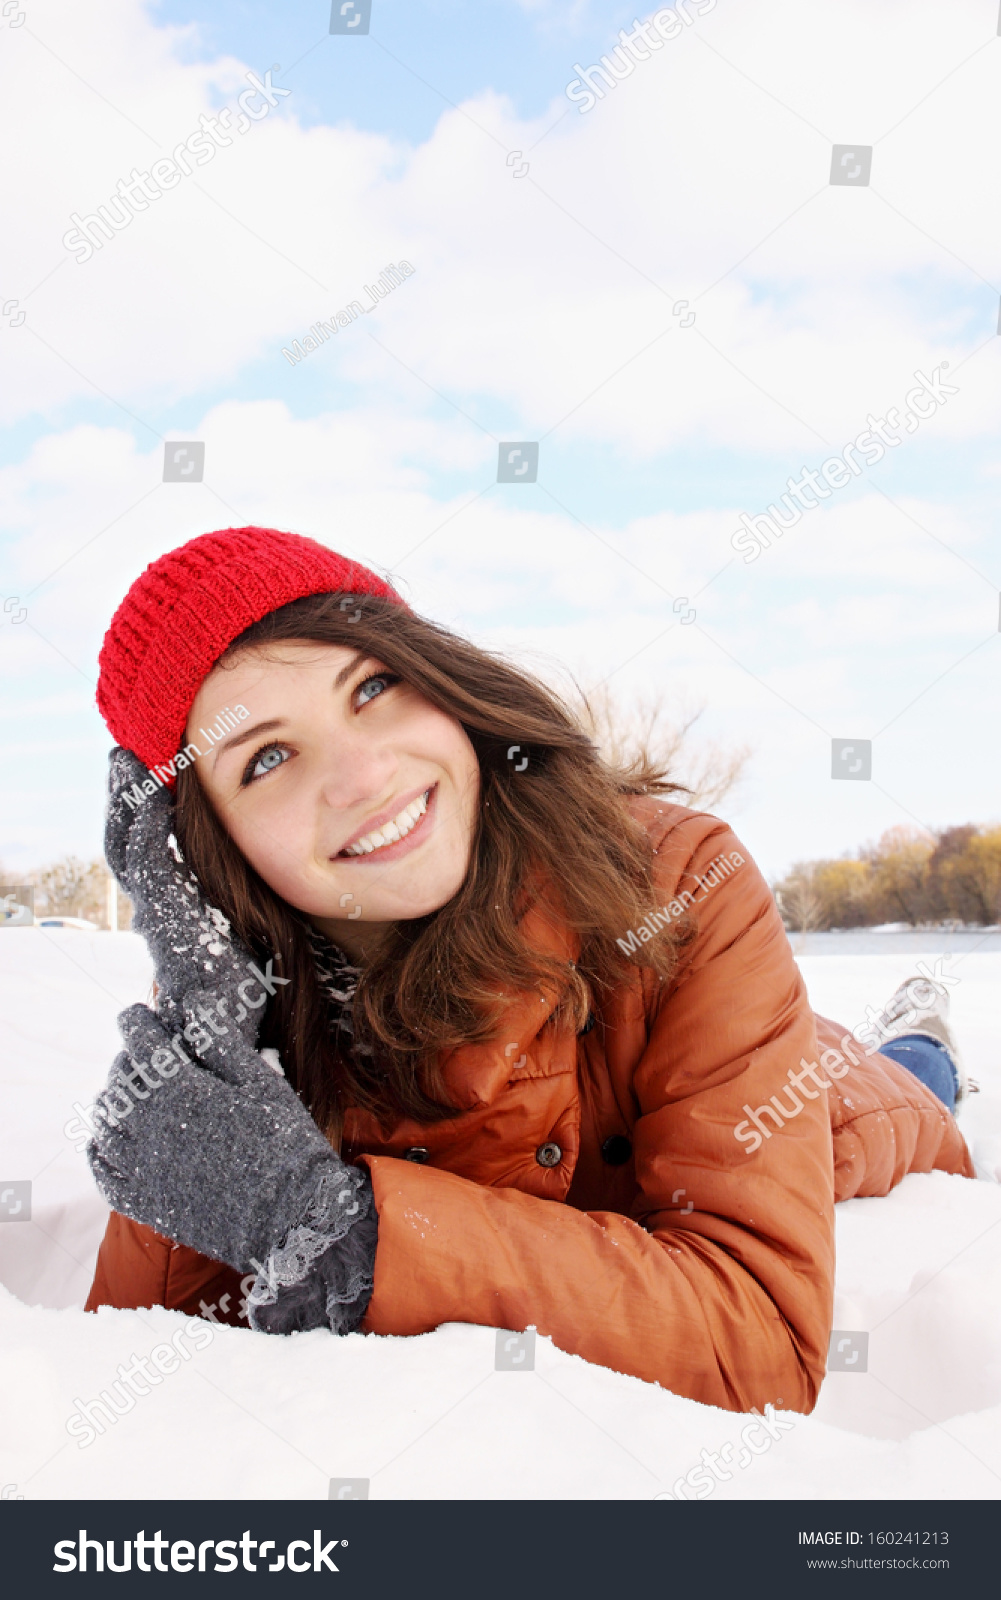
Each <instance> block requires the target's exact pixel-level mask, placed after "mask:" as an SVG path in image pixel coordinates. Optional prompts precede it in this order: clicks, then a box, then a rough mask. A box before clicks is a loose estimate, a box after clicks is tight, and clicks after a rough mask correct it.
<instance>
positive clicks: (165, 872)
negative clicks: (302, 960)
mask: <svg viewBox="0 0 1001 1600" xmlns="http://www.w3.org/2000/svg"><path fill="white" fill-rule="evenodd" d="M144 784H145V785H146V787H147V788H152V790H153V792H152V794H150V795H145V794H144V792H143V786H144ZM174 826H175V815H174V797H173V795H172V794H171V792H170V790H169V789H165V788H160V787H157V786H156V785H155V784H154V781H153V779H152V778H151V777H150V775H149V773H148V771H147V770H146V768H145V767H144V766H143V764H142V762H141V761H140V760H139V758H138V756H134V755H133V754H132V752H131V751H130V750H122V749H119V748H116V749H114V750H112V752H111V760H110V771H109V775H108V813H107V821H106V823H105V830H104V853H105V856H106V857H107V861H108V865H109V867H110V868H111V870H112V872H113V873H114V875H115V877H116V878H117V879H118V882H119V883H120V884H121V886H122V888H123V889H124V890H125V893H126V894H127V895H128V897H129V899H130V900H131V902H132V908H133V914H132V927H133V930H134V931H135V932H136V933H141V934H142V936H143V938H144V939H145V941H146V944H147V946H148V948H149V953H150V955H151V956H152V957H153V962H154V965H155V968H156V983H157V1001H156V1009H157V1012H158V1014H159V1015H160V1016H161V1017H163V1019H164V1020H165V1022H167V1023H168V1025H170V1026H172V1027H173V1028H175V1029H176V1030H177V1031H178V1032H180V1030H181V1029H182V1028H183V1027H184V1026H185V1021H184V1019H183V1015H182V1014H183V1011H184V1006H185V1002H186V1001H187V1002H188V1006H189V1010H191V1011H192V1012H195V1011H196V1006H197V1004H198V992H199V991H200V990H205V991H212V992H213V993H214V994H215V996H216V998H217V999H221V1000H223V1001H224V1002H225V1007H224V1013H223V1014H224V1015H225V1017H226V1018H227V1019H228V1021H229V1023H231V1024H232V1029H230V1028H227V1030H226V1031H227V1033H230V1032H232V1031H238V1032H239V1033H240V1034H241V1035H242V1037H243V1038H244V1039H246V1041H247V1042H248V1043H250V1044H254V1043H256V1040H257V1033H258V1028H259V1026H260V1019H261V1015H262V1014H263V1007H264V1002H265V1000H266V999H267V997H268V994H273V993H274V991H275V987H276V986H277V985H281V984H284V983H285V982H286V980H285V979H284V978H281V977H276V976H274V974H273V973H272V965H273V963H272V962H270V961H269V962H268V963H267V965H266V967H265V968H264V970H263V971H261V970H260V969H259V967H258V966H257V964H256V963H255V962H254V961H253V959H252V957H251V954H250V952H249V951H248V950H245V949H244V947H243V945H242V944H240V942H239V940H238V939H235V938H234V936H233V931H232V929H231V927H230V924H229V921H228V920H227V918H226V917H225V916H224V915H223V913H222V912H221V911H219V910H218V909H217V908H216V907H215V906H210V905H209V904H208V903H207V902H206V901H205V900H204V899H203V898H202V894H201V890H200V887H199V884H198V879H197V878H196V877H195V874H194V873H193V872H192V871H191V869H190V867H187V866H185V864H184V861H183V858H182V856H181V852H180V848H179V846H178V843H177V839H176V837H175V834H174ZM196 1016H197V1013H196ZM201 1020H202V1021H204V1020H205V1019H204V1018H203V1019H201ZM217 1020H218V1018H217ZM201 1031H202V1032H203V1033H204V1032H205V1029H204V1028H203V1029H202V1030H201ZM225 1036H226V1035H225V1034H223V1033H221V1032H218V1031H215V1032H214V1034H213V1037H214V1038H215V1039H216V1040H218V1039H221V1038H223V1037H225ZM232 1042H233V1040H232V1038H231V1039H230V1043H232ZM216 1049H217V1054H218V1056H224V1055H225V1054H226V1046H225V1045H217V1046H216Z"/></svg>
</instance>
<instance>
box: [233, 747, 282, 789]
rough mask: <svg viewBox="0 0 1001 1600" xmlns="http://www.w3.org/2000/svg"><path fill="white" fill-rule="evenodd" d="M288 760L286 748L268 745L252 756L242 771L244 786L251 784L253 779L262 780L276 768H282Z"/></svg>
mask: <svg viewBox="0 0 1001 1600" xmlns="http://www.w3.org/2000/svg"><path fill="white" fill-rule="evenodd" d="M287 760H288V746H287V745H284V744H268V745H264V746H263V748H262V749H260V750H258V751H257V753H256V755H252V756H251V758H250V760H249V761H248V762H247V765H246V768H245V769H244V774H243V782H244V784H248V783H252V782H253V780H254V779H255V778H263V777H264V776H265V775H266V774H267V773H269V772H274V770H275V768H276V767H283V766H284V765H285V763H286V761H287Z"/></svg>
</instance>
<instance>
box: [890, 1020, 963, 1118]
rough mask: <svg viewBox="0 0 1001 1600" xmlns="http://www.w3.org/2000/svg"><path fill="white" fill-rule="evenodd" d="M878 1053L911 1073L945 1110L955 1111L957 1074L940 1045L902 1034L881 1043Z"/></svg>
mask: <svg viewBox="0 0 1001 1600" xmlns="http://www.w3.org/2000/svg"><path fill="white" fill-rule="evenodd" d="M879 1053H880V1055H881V1056H889V1058H890V1060H891V1061H897V1062H899V1063H900V1065H901V1066H902V1067H906V1068H907V1070H908V1072H913V1074H914V1076H915V1077H916V1078H920V1079H921V1082H922V1083H923V1084H924V1085H925V1086H926V1088H928V1089H930V1090H931V1092H932V1094H933V1095H937V1097H938V1099H939V1100H941V1102H942V1104H943V1105H944V1106H945V1107H946V1109H947V1110H949V1111H955V1109H956V1095H957V1094H958V1093H959V1073H958V1072H957V1071H956V1067H955V1063H954V1062H953V1059H952V1057H951V1055H950V1054H949V1052H948V1050H947V1049H946V1048H945V1045H944V1044H939V1042H938V1040H937V1039H929V1038H928V1036H927V1034H924V1033H905V1034H902V1035H901V1037H900V1038H899V1039H891V1040H890V1042H889V1043H888V1044H881V1045H880V1047H879Z"/></svg>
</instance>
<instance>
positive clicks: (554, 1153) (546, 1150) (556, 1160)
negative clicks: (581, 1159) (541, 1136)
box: [535, 1139, 563, 1167]
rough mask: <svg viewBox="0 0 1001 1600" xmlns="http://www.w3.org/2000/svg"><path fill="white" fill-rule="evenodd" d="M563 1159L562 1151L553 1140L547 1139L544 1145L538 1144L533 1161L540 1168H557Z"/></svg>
mask: <svg viewBox="0 0 1001 1600" xmlns="http://www.w3.org/2000/svg"><path fill="white" fill-rule="evenodd" d="M562 1157H563V1151H562V1150H561V1149H560V1147H559V1145H558V1144H557V1143H556V1141H555V1139H549V1140H547V1142H546V1143H545V1144H540V1146H539V1148H538V1150H536V1152H535V1159H536V1161H537V1162H538V1163H539V1166H540V1167H557V1166H559V1164H560V1161H561V1160H562Z"/></svg>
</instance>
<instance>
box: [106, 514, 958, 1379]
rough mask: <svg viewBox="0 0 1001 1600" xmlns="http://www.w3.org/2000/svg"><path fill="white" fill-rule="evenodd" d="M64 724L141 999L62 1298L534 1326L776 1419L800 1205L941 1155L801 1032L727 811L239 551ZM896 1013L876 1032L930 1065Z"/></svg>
mask: <svg viewBox="0 0 1001 1600" xmlns="http://www.w3.org/2000/svg"><path fill="white" fill-rule="evenodd" d="M98 701H99V704H100V707H101V710H102V712H103V714H104V717H105V719H106V721H107V724H108V727H109V729H110V730H111V733H112V735H113V737H114V738H115V740H116V742H117V745H118V746H119V748H118V749H116V750H115V752H114V753H113V756H112V779H111V797H110V804H109V816H108V834H107V853H108V859H109V862H110V864H111V866H112V868H113V870H114V872H115V874H116V876H117V877H118V880H119V882H120V883H121V884H122V886H123V888H124V889H125V891H126V893H127V894H128V895H129V897H130V898H131V900H132V903H133V906H134V925H135V927H136V928H137V929H138V930H139V931H140V932H142V933H143V934H144V935H145V937H146V939H147V941H148V943H149V946H150V950H151V953H152V955H153V958H154V961H155V963H156V986H157V987H156V997H155V1004H154V1006H153V1007H152V1008H150V1007H148V1006H143V1005H136V1006H131V1007H130V1008H129V1009H128V1010H127V1011H125V1012H124V1013H123V1014H122V1017H121V1019H120V1025H121V1029H122V1034H123V1038H124V1041H125V1046H126V1048H125V1051H124V1052H123V1053H122V1054H121V1055H120V1056H119V1057H118V1058H117V1060H116V1062H115V1064H114V1067H113V1068H112V1073H111V1079H110V1081H109V1086H108V1089H107V1090H106V1091H105V1093H104V1095H103V1096H102V1097H101V1099H100V1102H99V1104H98V1106H97V1108H96V1111H95V1116H94V1119H93V1120H94V1124H95V1129H96V1131H95V1134H94V1138H93V1140H92V1143H91V1145H90V1147H89V1157H90V1160H91V1165H92V1168H93V1171H94V1175H95V1178H96V1180H97V1183H98V1186H99V1187H100V1189H101V1191H102V1193H103V1194H104V1195H105V1196H106V1198H107V1199H108V1201H109V1202H110V1204H111V1206H112V1207H113V1212H112V1216H111V1219H110V1222H109V1225H108V1232H107V1235H106V1238H105V1240H104V1243H103V1245H102V1247H101V1251H100V1255H99V1259H98V1266H97V1274H96V1277H95V1281H94V1287H93V1289H92V1292H91V1296H90V1299H89V1301H88V1307H89V1308H95V1307H97V1306H99V1305H113V1306H147V1305H153V1304H157V1305H166V1306H169V1307H174V1308H178V1309H181V1310H184V1311H186V1312H190V1313H195V1314H199V1313H200V1314H201V1315H206V1316H211V1317H214V1318H219V1319H221V1320H225V1321H231V1322H239V1321H240V1320H241V1318H243V1319H244V1321H243V1325H244V1326H246V1319H247V1318H248V1317H249V1321H250V1324H251V1325H252V1326H253V1327H254V1328H256V1329H261V1330H265V1331H268V1332H273V1333H288V1332H292V1331H295V1330H297V1329H306V1328H317V1327H325V1328H329V1329H330V1330H331V1331H332V1332H334V1333H345V1332H352V1331H355V1330H361V1331H362V1332H371V1333H384V1334H416V1333H423V1332H426V1331H427V1330H429V1329H432V1328H435V1327H437V1326H438V1325H439V1324H441V1323H443V1322H474V1323H481V1324H485V1325H486V1326H488V1327H497V1328H507V1329H513V1330H518V1331H520V1330H523V1329H525V1328H528V1327H531V1326H534V1327H536V1328H537V1329H538V1331H539V1332H540V1333H543V1334H547V1335H549V1336H550V1337H551V1338H552V1339H553V1340H554V1341H555V1342H556V1343H557V1344H558V1345H559V1346H560V1347H561V1348H562V1349H565V1350H568V1351H573V1352H576V1353H578V1354H580V1355H582V1356H584V1357H586V1358H587V1359H588V1360H589V1361H594V1362H598V1363H601V1364H603V1365H606V1366H609V1367H612V1368H614V1369H616V1370H617V1371H620V1372H627V1373H633V1374H635V1375H637V1376H639V1377H641V1378H644V1379H647V1380H649V1381H654V1382H658V1383H661V1384H663V1385H664V1386H665V1387H667V1388H670V1389H672V1390H674V1391H676V1392H677V1393H679V1394H683V1395H688V1396H691V1397H692V1398H694V1399H697V1400H700V1401H704V1402H706V1403H708V1404H712V1405H717V1406H724V1407H730V1408H733V1409H737V1410H747V1409H749V1408H750V1407H752V1406H756V1407H759V1408H760V1407H762V1406H763V1405H764V1404H766V1403H769V1402H770V1403H774V1404H776V1405H781V1406H783V1407H786V1408H789V1409H793V1410H801V1411H809V1410H810V1409H811V1407H812V1406H813V1404H814V1402H815V1399H816V1396H817V1391H818V1388H819V1385H820V1382H821V1379H822V1377H823V1373H824V1369H825V1362H826V1354H827V1344H828V1336H829V1332H830V1323H831V1314H832V1293H833V1274H834V1219H833V1205H834V1202H835V1200H840V1199H844V1198H846V1197H848V1196H851V1195H876V1194H886V1193H887V1192H888V1191H889V1190H890V1189H891V1188H892V1187H893V1186H894V1185H895V1184H896V1183H898V1182H899V1181H900V1179H901V1178H902V1177H903V1176H904V1174H905V1173H907V1172H927V1171H929V1170H931V1169H932V1168H938V1169H940V1170H944V1171H946V1172H953V1173H962V1174H965V1175H966V1176H972V1174H973V1168H972V1164H971V1162H970V1158H969V1155H968V1153H967V1150H966V1146H965V1145H964V1143H963V1139H962V1137H961V1135H960V1134H959V1131H958V1129H957V1127H956V1124H955V1122H954V1120H953V1118H952V1116H951V1115H950V1114H949V1111H948V1109H947V1108H946V1106H945V1105H943V1103H942V1100H941V1099H939V1098H936V1095H935V1094H934V1093H932V1092H931V1090H929V1089H928V1088H927V1087H926V1086H925V1085H924V1084H923V1083H922V1082H921V1081H919V1077H918V1076H916V1075H915V1074H914V1073H913V1072H910V1071H908V1070H906V1069H905V1067H903V1066H900V1065H898V1064H896V1063H895V1062H894V1061H893V1060H892V1059H890V1058H889V1057H888V1056H887V1054H886V1053H885V1051H884V1053H877V1051H876V1046H877V1045H878V1044H879V1037H878V1036H876V1037H875V1038H874V1039H873V1043H872V1047H871V1048H869V1049H864V1048H863V1047H862V1046H860V1045H859V1044H858V1043H857V1042H856V1040H855V1039H854V1038H853V1036H852V1035H850V1034H848V1033H846V1032H845V1031H844V1030H843V1029H841V1028H838V1027H836V1026H835V1025H834V1024H832V1023H827V1022H825V1021H823V1020H822V1019H818V1018H815V1017H814V1015H813V1013H812V1012H811V1010H810V1007H809V1004H808V1002H807V997H806V992H805V989H804V985H803V981H802V978H801V977H800V975H799V972H798V969H797V967H796V965H795V962H794V961H793V959H792V955H791V952H790V947H789V942H788V940H787V938H786V935H785V932H784V930H783V927H782V923H781V921H780V919H779V916H778V913H777V911H776V909H775V905H774V903H773V900H772V896H771V894H770V893H769V890H768V888H767V885H766V884H765V882H764V881H763V879H762V877H761V875H760V874H759V873H758V871H757V869H756V868H755V866H754V865H753V863H752V862H751V861H750V860H749V858H748V855H747V852H746V850H745V849H744V848H743V847H742V846H741V845H740V844H739V842H738V840H737V839H736V838H735V837H734V836H733V834H732V833H731V832H730V830H729V828H728V827H727V826H726V825H725V823H722V822H720V821H718V820H717V819H716V818H714V817H710V816H706V815H702V814H699V813H696V812H693V811H690V810H686V809H685V808H684V807H683V806H681V805H678V804H676V803H674V801H673V800H671V799H669V798H667V796H668V794H669V792H670V789H671V786H670V784H668V783H667V782H666V780H665V779H664V778H663V776H662V775H660V774H658V773H656V772H653V771H651V770H649V769H647V768H642V767H636V768H633V769H631V770H629V771H617V770H612V769H611V768H609V767H608V766H606V765H605V764H604V763H603V762H602V761H601V759H600V758H599V756H598V754H597V752H596V750H595V749H594V747H593V745H592V744H591V743H590V741H589V740H588V739H587V737H586V736H585V735H584V734H583V732H582V731H581V730H580V728H579V726H578V725H577V723H576V722H575V720H574V718H573V716H572V715H571V713H570V712H569V711H568V710H567V709H566V708H565V707H564V706H563V705H562V704H561V703H560V702H559V700H558V699H557V698H556V697H555V696H554V695H553V694H552V693H551V692H550V691H549V690H548V689H547V688H545V687H544V686H542V685H541V684H540V683H538V682H536V681H535V680H533V679H532V678H531V677H529V676H527V675H526V674H525V673H523V672H521V671H520V670H518V669H516V668H514V667H513V666H511V665H508V664H507V663H506V662H504V661H503V660H500V659H499V658H497V657H496V656H493V655H489V654H487V653H486V652H485V651H483V650H480V649H478V648H476V647H475V646H474V645H471V644H469V643H467V642H466V641H465V640H463V639H461V638H459V637H458V636H457V635H455V634H452V633H450V632H448V631H447V630H445V629H443V628H440V627H438V626H437V625H435V624H434V623H431V622H429V621H427V620H425V619H423V618H421V617H418V616H416V615H414V614H413V613H412V612H411V611H410V610H409V609H408V608H407V607H406V606H405V605H404V604H403V603H402V601H401V600H400V598H399V596H398V595H396V593H395V592H394V591H393V590H392V589H391V588H390V587H389V586H388V584H386V583H385V582H383V581H382V580H380V579H379V578H378V577H376V576H375V575H374V574H373V573H371V572H369V571H368V570H366V569H365V568H362V567H359V566H357V565H356V564H354V563H352V562H350V561H347V560H345V559H344V558H342V557H340V556H338V555H336V554H334V553H333V552H332V551H330V550H328V549H326V548H325V547H323V546H321V545H318V544H316V543H314V542H313V541H312V540H308V539H303V538H300V537H298V536H296V535H293V534H287V533H279V532H276V531H274V530H271V529H262V528H237V529H229V530H226V531H223V532H219V533H211V534H206V535H204V536H202V537H200V538H197V539H193V540H192V541H191V542H190V543H188V544H186V545H184V546H182V547H181V548H180V549H178V550H174V551H172V552H170V553H169V554H168V555H166V556H164V557H162V558H161V559H160V560H159V561H156V562H154V563H153V565H152V566H151V567H149V568H148V569H147V571H146V572H145V573H144V574H143V575H142V577H140V578H139V579H138V580H137V581H136V583H135V584H134V585H133V587H132V589H131V590H130V591H129V594H128V595H127V596H126V599H125V600H124V602H123V603H122V605H121V607H120V608H119V610H118V612H117V613H116V615H115V618H114V620H113V621H112V624H111V627H110V630H109V632H108V635H107V638H106V640H105V643H104V647H103V650H102V653H101V679H100V685H99V688H98ZM920 987H921V986H920V983H919V982H918V980H914V981H913V982H912V983H911V985H910V987H909V989H908V990H907V992H906V994H903V998H902V999H901V998H900V996H898V997H895V1000H894V1006H896V1013H895V1015H894V1017H892V1018H891V1017H890V1015H889V1013H890V1011H891V1010H893V1006H891V1007H888V1008H887V1013H886V1015H885V1018H884V1020H883V1026H882V1033H883V1037H884V1038H886V1037H888V1036H889V1035H891V1034H893V1033H894V1032H896V1033H898V1034H900V1033H904V1032H906V1031H907V1030H908V1028H910V1036H911V1038H912V1040H913V1038H914V1037H915V1029H914V1027H913V1026H911V1025H914V1024H917V1029H916V1032H917V1036H918V1037H919V1039H920V1040H923V1041H924V1046H923V1047H927V1048H928V1049H931V1048H932V1045H931V1044H929V1042H928V1041H929V1037H930V1036H931V1035H934V1034H935V1032H936V1029H937V1030H938V1031H939V1033H940V1036H941V1039H942V1042H943V1045H944V1046H948V1044H949V1043H950V1040H949V1036H948V1033H947V1031H946V1032H942V1029H943V1026H944V1023H943V1018H942V1008H941V1006H940V1005H939V1003H938V1001H937V999H936V996H935V994H934V990H933V986H932V985H930V984H928V985H925V986H924V988H925V990H926V991H927V992H925V993H923V994H922V993H919V992H918V990H919V989H920ZM902 993H903V992H902ZM922 1012H923V1013H924V1014H925V1019H926V1023H927V1025H925V1023H923V1022H922V1020H921V1015H920V1014H921V1013H922ZM929 1017H930V1018H931V1021H930V1022H928V1021H927V1019H928V1018H929ZM905 1048H906V1047H905ZM912 1048H913V1049H918V1048H919V1047H918V1046H912ZM890 1049H891V1046H890V1045H887V1046H886V1047H885V1050H890ZM943 1055H944V1059H945V1061H946V1062H948V1061H949V1060H950V1057H949V1056H948V1055H947V1054H945V1051H944V1050H943ZM832 1135H833V1142H832Z"/></svg>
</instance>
